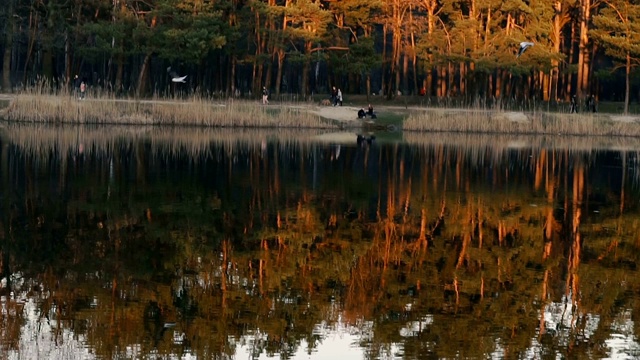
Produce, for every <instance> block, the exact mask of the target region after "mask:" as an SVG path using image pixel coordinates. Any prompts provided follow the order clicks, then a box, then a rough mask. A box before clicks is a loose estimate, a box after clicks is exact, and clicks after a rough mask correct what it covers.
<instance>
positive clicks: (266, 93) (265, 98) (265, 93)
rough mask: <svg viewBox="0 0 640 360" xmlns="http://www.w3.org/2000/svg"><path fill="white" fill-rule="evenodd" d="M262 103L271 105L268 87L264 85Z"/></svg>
mask: <svg viewBox="0 0 640 360" xmlns="http://www.w3.org/2000/svg"><path fill="white" fill-rule="evenodd" d="M262 105H269V91H267V87H266V86H263V87H262Z"/></svg>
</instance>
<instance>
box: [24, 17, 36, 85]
mask: <svg viewBox="0 0 640 360" xmlns="http://www.w3.org/2000/svg"><path fill="white" fill-rule="evenodd" d="M38 23H39V20H38V12H37V11H34V9H33V7H31V9H30V11H29V32H28V34H29V46H28V48H27V57H26V58H25V59H24V70H23V74H22V86H23V87H24V86H27V74H28V72H29V71H28V68H29V62H30V61H31V54H32V53H33V48H34V46H35V43H36V35H37V34H36V32H37V31H38Z"/></svg>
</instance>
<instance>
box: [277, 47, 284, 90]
mask: <svg viewBox="0 0 640 360" xmlns="http://www.w3.org/2000/svg"><path fill="white" fill-rule="evenodd" d="M276 57H277V59H278V70H277V74H276V95H280V87H281V86H282V72H283V69H282V68H283V67H284V50H282V49H281V50H278V52H277V53H276Z"/></svg>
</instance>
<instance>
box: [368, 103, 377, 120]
mask: <svg viewBox="0 0 640 360" xmlns="http://www.w3.org/2000/svg"><path fill="white" fill-rule="evenodd" d="M367 115H368V116H369V117H371V118H372V119H375V118H376V113H374V112H373V105H371V104H369V108H368V109H367Z"/></svg>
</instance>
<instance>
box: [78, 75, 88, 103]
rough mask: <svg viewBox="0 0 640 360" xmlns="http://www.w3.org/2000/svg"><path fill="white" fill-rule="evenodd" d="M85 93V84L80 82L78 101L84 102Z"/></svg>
mask: <svg viewBox="0 0 640 360" xmlns="http://www.w3.org/2000/svg"><path fill="white" fill-rule="evenodd" d="M86 91H87V83H86V82H84V80H82V82H81V83H80V100H84V94H85V93H86Z"/></svg>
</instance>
